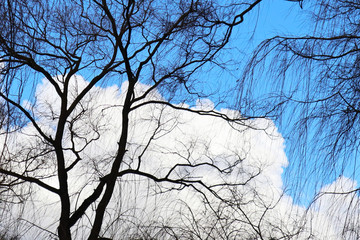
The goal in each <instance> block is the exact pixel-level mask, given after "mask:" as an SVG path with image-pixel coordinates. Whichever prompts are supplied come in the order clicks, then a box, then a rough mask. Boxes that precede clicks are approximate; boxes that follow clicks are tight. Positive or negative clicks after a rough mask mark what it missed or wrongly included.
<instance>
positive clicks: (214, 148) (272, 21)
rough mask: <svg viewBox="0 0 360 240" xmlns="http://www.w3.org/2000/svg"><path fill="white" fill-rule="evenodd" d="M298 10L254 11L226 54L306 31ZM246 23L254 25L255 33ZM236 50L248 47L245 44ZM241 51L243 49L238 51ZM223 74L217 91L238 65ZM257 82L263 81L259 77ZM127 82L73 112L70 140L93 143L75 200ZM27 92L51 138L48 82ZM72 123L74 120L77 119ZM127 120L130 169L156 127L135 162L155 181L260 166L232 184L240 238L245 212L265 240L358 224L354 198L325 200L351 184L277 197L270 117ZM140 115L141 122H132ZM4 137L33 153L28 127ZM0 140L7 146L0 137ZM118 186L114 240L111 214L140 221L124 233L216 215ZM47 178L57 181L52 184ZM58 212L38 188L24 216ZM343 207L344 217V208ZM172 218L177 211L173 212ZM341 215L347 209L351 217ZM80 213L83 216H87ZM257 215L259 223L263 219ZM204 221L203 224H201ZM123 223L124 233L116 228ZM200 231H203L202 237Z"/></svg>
mask: <svg viewBox="0 0 360 240" xmlns="http://www.w3.org/2000/svg"><path fill="white" fill-rule="evenodd" d="M302 11H306V10H301V9H300V7H299V6H298V4H296V3H291V2H286V1H282V0H276V1H275V0H273V1H268V2H265V3H264V4H263V5H262V6H261V9H260V11H259V12H258V13H256V12H255V13H252V14H251V15H249V18H247V20H246V21H248V22H246V23H245V24H244V25H241V26H240V27H239V28H238V30H236V34H235V35H234V41H233V42H234V43H233V45H230V48H231V47H234V48H235V49H238V50H239V51H240V53H241V54H244V59H246V58H245V57H246V56H247V55H248V54H249V53H250V51H251V50H252V49H253V48H254V47H255V46H256V45H257V44H258V43H259V42H260V41H261V40H263V39H265V38H268V37H271V36H273V35H274V34H277V33H279V31H280V32H283V33H285V34H286V33H290V34H291V33H294V34H298V33H299V32H300V30H301V31H304V30H305V28H306V27H305V26H304V23H303V22H302V21H301V15H302ZM299 19H300V20H299ZM254 23H256V27H255V28H254ZM249 36H252V41H251V42H248V41H247V40H246V39H248V37H249ZM244 46H246V47H245V48H244ZM234 48H233V49H234ZM243 49H247V50H246V51H245V52H244V50H243ZM232 51H233V50H231V51H229V52H232ZM233 55H237V52H236V51H233V52H232V53H229V55H225V56H224V57H223V58H224V60H227V59H231V57H232V56H233ZM244 61H245V60H244ZM241 63H243V62H241ZM229 68H230V70H231V69H232V70H235V71H231V74H230V73H228V72H226V71H225V72H221V71H219V72H218V74H219V75H214V76H216V77H218V76H220V77H222V78H223V79H224V81H223V84H224V87H225V86H226V87H229V85H230V86H231V85H234V87H235V86H236V83H237V82H236V80H237V78H238V77H239V76H240V75H241V66H229ZM262 81H266V79H264V80H262ZM72 82H73V84H74V85H73V88H72V95H73V96H76V95H77V94H78V93H79V92H80V90H81V89H82V88H83V87H84V86H85V85H86V84H87V79H85V77H84V76H80V75H77V76H76V77H74V78H73V80H72ZM126 86H127V82H124V83H123V84H122V86H116V85H109V86H96V87H95V88H94V90H93V91H92V92H91V93H90V95H89V96H88V97H87V98H86V99H84V102H83V104H84V107H86V108H89V109H91V111H89V112H88V113H86V114H85V115H81V112H82V111H81V109H77V111H75V113H76V114H78V116H79V119H78V121H77V122H76V124H75V125H74V128H75V129H77V132H78V133H79V134H82V135H83V136H84V138H79V139H78V142H77V144H78V145H79V146H85V145H86V144H87V142H86V140H88V139H96V140H94V141H93V142H92V143H91V144H89V145H88V146H87V152H86V155H84V156H83V158H85V159H88V160H89V161H88V162H86V163H85V164H83V165H80V166H79V169H77V170H76V171H75V172H76V174H75V175H74V176H72V178H73V179H72V180H71V182H73V183H74V184H73V185H72V186H71V187H72V191H73V193H74V196H76V197H77V198H78V200H81V199H84V198H85V197H86V195H87V194H88V193H89V192H91V190H92V187H93V185H92V184H90V185H87V186H85V184H84V183H88V182H91V181H89V179H90V180H95V179H96V178H97V177H98V176H93V175H91V174H88V173H87V172H86V171H84V170H83V169H86V168H88V167H89V166H90V168H91V169H92V168H95V167H96V168H98V169H97V170H100V171H101V170H106V168H107V164H108V161H109V159H111V157H112V156H113V155H114V154H115V153H116V143H117V137H118V131H119V129H120V128H121V123H120V122H119V121H118V120H117V119H118V118H119V116H120V114H121V113H120V112H121V107H117V108H112V107H109V106H111V105H112V103H114V102H121V100H123V99H124V93H125V89H126ZM220 87H221V86H220ZM147 88H148V86H147V85H145V84H138V85H137V94H141V93H142V92H144V91H145V90H146V89H147ZM263 91H266V90H264V89H261V90H259V92H258V93H255V94H262V93H263ZM35 95H36V98H37V104H36V106H35V108H34V109H32V110H33V111H34V113H35V115H36V116H37V119H38V120H39V122H40V123H41V126H42V127H43V128H44V129H46V133H47V134H49V135H52V134H54V129H55V125H54V124H55V121H54V118H53V117H54V116H56V115H57V114H58V112H57V110H58V109H57V108H58V106H59V99H57V98H56V96H57V95H56V94H55V93H54V92H53V89H52V88H51V86H50V85H49V83H47V82H46V81H42V82H40V83H39V84H38V85H37V86H36V91H35ZM217 97H218V96H216V95H215V96H214V99H198V100H197V101H195V102H191V103H182V105H181V106H183V107H187V108H190V109H191V108H192V109H204V110H206V109H209V108H212V107H213V106H214V102H216V100H217ZM229 97H234V95H229ZM150 98H151V99H156V100H159V99H161V100H164V97H163V96H161V94H160V93H158V92H154V93H153V94H152V95H151V97H150ZM212 100H213V101H212ZM30 104H31V100H29V102H27V101H24V102H23V106H25V107H27V106H29V105H30ZM104 109H105V110H104ZM217 109H218V110H219V111H221V112H222V113H226V114H230V115H231V114H238V113H237V112H236V111H235V110H234V109H233V108H227V106H225V105H219V106H217ZM99 115H100V116H101V117H102V118H101V119H99V118H98V116H99ZM72 117H74V118H75V116H72ZM131 117H132V119H135V121H132V122H131V131H130V140H129V143H130V145H129V150H128V155H127V158H126V162H127V164H129V165H130V166H132V165H133V164H135V162H136V161H135V160H136V159H137V156H139V154H141V152H142V151H143V150H144V146H146V144H147V142H148V140H149V138H151V135H152V134H153V133H154V131H155V129H158V130H156V131H157V132H156V135H155V140H154V141H152V142H151V144H150V146H149V149H148V151H146V155H144V159H146V160H144V162H143V165H142V169H143V170H144V171H145V170H146V171H149V172H154V173H155V174H159V175H161V174H163V171H164V170H167V169H169V168H170V167H171V166H172V164H173V163H174V162H178V161H180V162H182V161H184V159H186V158H187V157H188V158H189V159H191V161H193V162H198V161H207V160H209V159H211V160H212V161H215V162H217V163H218V164H220V166H226V164H228V163H229V162H230V163H231V162H234V161H236V160H239V159H241V164H240V167H239V169H238V170H237V171H235V172H234V173H232V174H231V175H229V176H227V177H226V180H227V181H230V182H231V181H232V180H233V179H234V178H239V177H240V178H241V177H242V178H244V179H243V180H244V181H246V180H248V179H249V178H251V176H252V175H254V174H256V172H257V170H259V169H260V170H261V171H260V174H259V175H258V176H256V177H255V178H254V180H251V181H250V182H249V184H247V185H246V186H245V187H243V188H239V189H238V192H236V197H238V199H241V201H243V202H248V204H244V206H243V207H242V208H239V209H237V211H235V212H232V213H231V214H234V215H235V216H236V217H237V219H240V220H241V221H242V222H241V223H233V224H232V225H231V227H230V228H229V230H231V229H240V230H239V232H240V233H241V234H251V233H252V231H253V230H252V228H251V226H249V224H247V223H246V221H247V219H245V218H244V216H243V213H244V212H245V213H246V214H247V217H248V219H250V220H251V221H252V222H255V223H257V224H258V225H259V226H261V227H262V228H263V229H265V230H264V235H265V236H267V237H270V236H275V237H276V236H279V235H280V232H279V231H278V229H275V228H274V227H273V226H274V225H276V226H281V227H282V228H283V229H286V231H288V232H287V233H289V234H290V233H293V232H295V231H296V230H297V229H299V228H301V229H302V233H301V234H300V237H299V239H305V238H306V237H308V236H309V235H310V234H313V235H314V239H329V240H331V239H334V240H335V239H341V238H342V236H344V235H345V236H348V237H347V238H346V239H356V238H352V237H351V236H350V235H346V234H348V233H346V232H345V233H344V229H343V228H342V226H343V225H344V223H348V225H350V226H352V227H354V228H357V227H358V226H359V223H358V222H357V220H358V219H357V217H356V216H358V215H359V214H358V211H359V210H358V209H360V208H359V197H358V196H357V195H356V194H347V195H342V194H337V195H335V196H334V195H329V194H326V193H329V192H334V191H337V192H348V191H351V190H353V189H354V188H356V186H357V182H356V181H354V180H352V179H349V178H347V177H344V176H339V178H338V179H337V180H336V181H334V182H329V183H328V184H327V185H325V186H321V189H318V190H320V192H324V194H322V195H321V197H320V198H319V199H318V200H317V201H316V202H315V203H314V204H312V205H311V207H309V208H307V206H306V205H307V204H308V203H309V196H303V197H304V199H306V201H304V200H299V199H298V196H294V195H290V194H289V193H288V192H287V191H284V190H286V183H285V182H284V179H283V176H284V172H285V173H286V171H287V169H288V166H289V164H290V163H291V161H293V160H294V159H289V158H288V157H287V142H286V141H285V139H284V138H283V135H282V133H285V132H286V126H283V125H282V126H277V123H276V122H273V121H272V120H271V119H256V120H248V121H247V122H246V124H247V125H249V126H253V127H254V128H258V129H265V130H254V129H248V128H246V127H243V126H233V125H229V124H228V123H226V122H224V121H222V120H220V119H214V118H210V117H200V116H198V115H193V114H191V113H188V112H182V113H179V112H177V111H174V110H173V109H170V108H167V107H164V108H160V107H157V106H149V107H145V108H140V109H139V110H138V111H136V112H135V113H134V115H133V116H131ZM139 119H141V121H138V120H139ZM158 119H160V120H161V121H160V122H161V125H160V128H158V127H159V125H158V123H159V121H158ZM94 126H96V128H97V130H98V131H99V132H101V134H102V135H101V137H100V138H98V139H97V136H96V135H91V134H89V132H88V131H87V130H88V129H91V128H93V127H94ZM67 134H69V133H67ZM68 137H69V136H68ZM69 138H70V137H69ZM10 139H11V141H10V145H9V149H10V151H11V152H22V154H27V153H30V152H26V151H24V149H25V150H26V149H31V147H32V144H34V143H36V141H37V140H36V139H37V136H36V131H35V130H34V127H33V126H32V125H31V124H30V123H29V124H27V126H26V127H24V129H23V130H22V131H21V132H18V133H14V134H12V136H11V138H10ZM1 141H5V140H4V139H3V138H0V142H1ZM68 144H70V142H68ZM20 149H21V150H22V151H20ZM68 154H69V155H68V157H69V159H71V158H73V157H74V156H73V155H71V153H68ZM169 156H170V157H169ZM189 156H190V157H189ZM99 158H104V162H103V164H100V165H98V166H95V164H94V166H93V165H91V163H92V162H95V159H99ZM89 163H90V164H89ZM49 167H51V166H49ZM177 174H179V175H181V174H190V175H191V176H193V177H195V178H200V177H201V179H202V180H203V181H206V182H209V183H216V182H217V181H222V180H223V179H221V178H220V176H218V175H217V174H216V172H214V171H213V169H209V168H200V169H198V170H196V171H195V170H194V171H190V172H189V169H179V171H178V172H177ZM126 180H128V181H129V182H131V183H134V184H132V185H131V184H128V183H126V182H125V181H124V182H123V184H120V186H119V189H117V193H118V196H119V198H120V199H121V201H116V200H118V199H116V198H115V199H114V201H113V202H112V203H111V206H110V210H109V211H110V212H109V214H108V216H109V218H108V219H106V223H105V224H108V230H107V232H106V234H107V235H106V236H107V237H114V236H115V235H116V234H117V233H116V231H117V230H118V228H119V226H120V225H121V224H123V222H121V221H120V222H119V223H117V224H111V223H112V220H114V219H113V218H116V217H119V218H120V219H121V218H122V217H124V218H125V217H126V216H128V215H131V214H135V215H137V216H140V217H139V218H138V219H134V220H133V222H132V223H127V224H128V225H126V227H128V228H130V229H133V228H135V227H136V224H142V223H154V224H156V221H157V220H158V219H157V218H158V217H162V218H163V219H164V220H165V221H166V222H167V223H168V224H169V225H174V226H175V225H176V226H180V227H183V228H187V227H191V225H192V224H191V221H190V220H189V218H188V217H189V216H190V215H191V213H195V217H196V219H197V220H198V221H199V223H200V225H201V224H206V222H213V221H214V222H215V221H216V217H217V216H215V215H212V213H211V212H210V211H207V210H208V209H204V208H203V205H202V204H201V199H200V198H198V197H196V196H195V194H194V193H193V192H192V191H190V190H188V189H185V190H183V191H180V192H178V193H177V194H170V193H167V194H164V195H162V196H158V195H157V194H155V193H157V191H159V190H160V188H158V186H156V185H154V184H153V183H151V182H148V181H145V180H144V179H141V178H129V179H126ZM46 181H47V182H48V183H51V184H56V181H55V180H54V179H53V178H49V179H47V180H46ZM163 187H164V186H163ZM165 187H166V186H165ZM77 192H80V194H75V193H77ZM290 193H291V191H290ZM231 194H234V193H230V192H227V193H226V194H225V195H226V196H227V197H229V198H234V195H231ZM305 194H306V193H305ZM212 200H213V201H214V205H215V206H218V207H219V208H220V207H221V204H220V203H218V202H217V201H216V199H212ZM249 200H251V201H249ZM189 205H190V206H191V207H192V209H191V211H190V209H188V206H189ZM304 205H305V206H304ZM56 206H58V203H57V199H56V198H54V196H53V195H51V194H47V193H44V192H43V191H42V190H38V192H37V194H36V195H35V196H33V201H32V203H28V204H27V205H26V206H25V211H24V212H25V216H23V218H24V219H34V218H35V219H37V222H36V224H38V225H39V226H42V227H43V228H46V229H48V230H49V231H52V232H55V231H56V221H57V218H56V210H55V209H58V207H56ZM73 207H74V206H73ZM345 207H346V208H345ZM349 209H350V210H351V211H348V210H349ZM19 211H20V210H19ZM174 212H176V213H177V214H174ZM348 212H350V215H349V213H348ZM16 213H17V211H14V210H13V209H12V210H11V211H10V212H9V219H8V220H9V221H10V220H12V219H16V217H17V216H16ZM116 213H117V214H116ZM264 213H266V214H264ZM88 214H89V216H90V217H91V213H88ZM222 214H224V216H227V215H226V214H229V213H228V212H226V211H224V213H222ZM262 214H264V216H265V217H264V218H261V216H262ZM352 214H353V215H352ZM179 219H180V220H181V221H179ZM202 219H205V221H204V220H202ZM260 219H261V222H259V221H260ZM83 223H84V226H83V227H80V228H79V229H78V230H77V234H79V236H80V235H81V233H82V232H86V231H87V228H86V226H88V224H89V222H87V220H86V219H85V220H84V222H83ZM2 224H4V223H2ZM4 226H5V225H4ZM27 226H28V229H25V230H24V229H22V230H23V231H26V233H27V237H28V239H35V238H45V237H48V236H49V235H48V234H49V233H46V232H43V233H41V234H40V235H38V234H39V231H38V229H37V228H36V227H34V226H31V225H29V224H28V225H27ZM121 226H122V227H124V225H121ZM0 227H1V225H0ZM200 228H201V227H200ZM128 233H129V232H128ZM200 233H201V234H203V232H201V231H200ZM124 234H125V233H124ZM213 234H214V236H217V235H216V234H220V233H217V232H214V233H213ZM349 234H350V233H349ZM249 236H250V235H249ZM79 239H80V238H79Z"/></svg>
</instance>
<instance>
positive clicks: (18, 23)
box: [0, 0, 271, 239]
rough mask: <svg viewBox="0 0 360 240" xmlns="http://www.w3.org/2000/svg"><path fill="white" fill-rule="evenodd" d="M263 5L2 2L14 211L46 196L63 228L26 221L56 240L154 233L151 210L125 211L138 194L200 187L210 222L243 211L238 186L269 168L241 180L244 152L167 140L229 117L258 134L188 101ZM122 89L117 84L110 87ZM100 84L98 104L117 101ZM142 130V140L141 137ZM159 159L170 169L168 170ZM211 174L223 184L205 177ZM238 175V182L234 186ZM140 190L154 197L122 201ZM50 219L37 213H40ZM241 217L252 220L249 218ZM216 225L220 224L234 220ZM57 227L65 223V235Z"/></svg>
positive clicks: (7, 167)
mask: <svg viewBox="0 0 360 240" xmlns="http://www.w3.org/2000/svg"><path fill="white" fill-rule="evenodd" d="M260 2H261V0H254V1H226V2H225V3H224V2H223V1H212V0H210V1H201V0H195V1H181V0H180V1H166V2H163V1H154V0H148V1H144V0H142V1H134V0H129V1H118V0H101V1H97V0H81V1H57V0H55V1H42V0H40V1H39V0H27V1H24V0H6V1H3V2H2V4H1V5H0V15H1V19H2V21H1V23H0V26H1V32H0V64H1V82H0V88H1V92H0V96H1V98H2V101H1V103H4V106H6V107H5V108H2V110H1V111H2V116H3V115H5V116H9V117H8V118H9V119H13V121H9V124H6V125H2V128H1V136H2V138H1V144H2V151H1V155H0V156H1V164H0V174H1V177H2V182H1V187H2V189H5V190H6V192H7V193H9V194H10V195H11V196H9V198H12V200H13V201H14V202H16V201H18V202H20V203H25V204H27V205H30V206H32V204H33V205H34V209H37V208H36V206H35V202H38V201H40V200H36V201H35V200H34V198H35V197H34V193H35V192H38V191H44V190H45V191H47V192H48V193H50V194H53V196H55V197H56V201H59V202H60V207H59V209H58V210H59V213H58V214H59V218H58V221H57V222H56V223H48V224H50V225H49V226H45V227H44V226H41V225H40V224H37V222H36V219H35V218H34V219H31V220H30V221H29V220H27V219H18V220H21V221H26V222H27V223H28V224H30V225H31V227H36V228H39V229H40V230H42V231H43V232H44V233H45V234H47V237H49V238H53V237H58V238H59V239H72V238H74V237H76V238H88V239H103V238H99V237H100V236H103V234H104V233H108V232H112V233H113V237H116V236H115V235H114V234H116V233H114V231H115V230H114V229H116V231H119V228H118V226H119V225H121V226H120V227H122V229H123V230H124V231H126V228H125V227H124V226H126V225H125V224H124V223H127V224H129V223H130V222H132V223H131V224H130V225H132V226H136V225H138V224H140V225H142V230H144V229H145V226H144V224H143V223H142V222H141V221H139V220H141V218H142V217H141V215H136V214H137V213H138V211H139V210H138V209H141V207H142V204H144V203H135V204H134V205H135V206H136V208H133V209H132V208H127V207H126V206H127V204H130V203H131V201H136V197H137V195H138V194H146V195H149V194H155V195H158V194H159V193H161V195H164V196H165V197H166V196H167V195H166V194H167V193H169V192H172V191H178V192H181V190H183V189H192V193H193V194H196V195H199V196H200V198H199V199H201V202H200V203H202V204H205V206H206V208H208V209H210V210H211V211H212V212H213V213H216V212H217V210H216V209H214V208H213V207H212V206H213V201H217V202H220V203H222V204H225V205H226V206H231V205H233V204H235V205H236V206H237V208H238V209H242V208H241V207H240V205H239V203H234V202H231V197H233V195H232V194H233V193H234V191H235V190H234V189H236V188H237V187H242V186H246V185H247V184H248V183H249V182H251V181H252V180H253V179H254V178H256V177H257V176H258V175H259V174H260V173H261V170H262V169H261V168H259V167H258V168H256V167H253V168H251V167H247V171H246V172H244V168H242V167H241V164H242V163H243V161H244V159H245V158H246V155H244V154H243V153H239V152H233V154H232V155H231V156H230V155H229V156H223V157H222V158H219V157H218V156H216V155H214V153H212V152H211V151H209V150H208V147H209V145H207V144H210V143H207V142H206V143H201V142H198V141H196V139H194V140H193V141H192V142H190V143H189V142H185V141H181V140H179V139H176V138H173V141H172V142H161V139H162V136H164V135H168V134H170V133H173V132H175V130H176V129H179V125H180V124H181V122H182V121H185V120H184V117H187V116H188V115H191V116H201V117H204V118H205V117H213V118H215V119H221V120H222V121H226V122H227V123H228V124H229V125H230V126H231V127H232V128H233V129H236V130H237V131H239V132H243V131H245V130H246V129H249V127H250V128H256V126H252V125H251V121H247V120H248V118H246V117H244V116H240V115H239V114H238V113H236V112H232V111H230V112H221V111H216V110H215V107H216V106H214V105H211V104H207V102H206V101H205V102H202V103H199V105H198V106H193V107H189V106H187V105H186V104H181V103H183V102H185V100H186V101H187V102H190V101H191V100H194V99H198V98H204V97H207V96H208V88H207V87H206V86H204V84H211V83H207V82H206V81H204V80H201V79H199V77H198V75H197V74H198V73H199V72H201V70H202V69H203V68H205V67H211V66H216V65H219V64H221V63H219V62H218V61H217V58H216V57H217V56H218V55H219V54H220V51H221V50H222V49H224V47H225V46H226V45H227V43H228V42H229V40H230V36H231V34H232V31H233V28H234V27H235V26H237V25H239V24H241V23H242V22H243V21H244V16H245V15H246V14H247V13H248V12H250V11H252V10H253V9H254V8H255V7H256V6H257V5H258V4H259V3H260ZM83 77H84V78H85V79H86V81H85V80H84V79H83ZM113 84H115V86H117V87H116V88H111V87H110V86H112V85H113ZM120 86H121V93H122V94H120V95H119V87H120ZM101 87H104V88H106V89H107V92H106V94H105V95H101V96H103V97H104V96H110V95H111V97H112V99H116V101H115V102H110V103H109V102H107V100H106V99H105V100H104V99H102V98H100V97H99V96H100V94H99V92H100V91H102V90H101ZM104 98H106V97H104ZM171 111H176V112H178V115H176V114H175V115H174V114H173V112H171ZM3 112H4V114H3ZM109 113H110V114H109ZM145 113H146V114H145ZM170 113H171V114H170ZM1 119H2V118H1ZM187 120H188V121H190V120H189V119H187ZM4 126H5V127H4ZM146 127H148V130H147V131H146V130H145V129H147V128H146ZM109 129H111V131H110V130H109ZM114 129H115V130H114ZM137 129H141V130H144V132H141V134H139V133H138V132H137V133H136V131H139V130H137ZM104 136H107V137H104ZM109 136H111V137H109ZM139 139H140V140H139ZM159 139H160V140H159ZM174 145H175V147H174ZM195 147H200V148H201V149H202V150H203V152H202V155H199V154H197V155H196V154H195V153H194V149H195ZM149 149H156V151H154V150H152V151H149ZM151 154H154V156H152V157H151ZM156 154H162V155H166V156H168V157H167V159H168V160H167V161H166V162H165V163H164V162H161V161H159V158H157V157H158V155H156ZM149 159H151V161H149ZM154 165H155V167H154ZM204 169H206V170H207V171H206V172H207V173H211V174H213V175H216V176H220V179H221V180H222V181H220V182H219V181H211V179H206V178H205V175H204V173H203V172H201V171H202V170H204ZM234 171H237V172H236V173H237V176H238V178H236V179H233V178H230V179H227V177H226V176H229V175H230V174H231V173H233V172H234ZM199 176H202V177H203V178H199ZM131 184H135V186H136V184H138V185H139V186H143V184H145V186H146V184H148V186H149V188H148V189H152V190H151V192H150V193H149V192H144V193H137V192H136V190H133V193H134V195H129V196H122V195H123V194H125V193H127V192H128V191H125V190H124V189H126V188H129V189H131V188H132V187H131V186H133V185H131ZM150 186H151V188H150ZM134 189H136V188H135V187H134ZM148 191H150V190H148ZM249 191H250V190H249ZM130 192H131V191H130ZM243 194H244V193H243ZM114 195H115V196H114ZM244 195H245V194H244ZM132 197H134V198H132ZM145 198H146V196H145ZM114 199H115V200H114ZM121 199H123V200H121ZM124 199H125V200H124ZM56 201H55V202H56ZM249 201H254V200H249ZM52 204H54V205H52ZM45 205H47V207H48V208H52V206H54V207H53V208H54V209H53V210H54V214H56V210H57V208H56V206H58V205H56V204H55V203H53V202H51V201H49V202H46V203H44V206H45ZM124 206H125V207H124ZM129 206H130V205H129ZM264 206H266V207H265V209H267V208H270V207H271V205H267V204H264ZM123 209H126V211H123ZM129 209H132V210H131V211H132V212H131V211H130V210H129ZM180 209H182V208H179V209H178V210H180ZM41 211H42V208H39V209H37V214H41ZM191 211H192V210H191V209H190V211H188V213H189V215H186V216H191ZM266 211H267V210H266ZM114 213H117V215H114ZM240 214H243V215H244V216H245V212H244V211H243V210H241V211H240ZM129 215H130V216H132V217H134V218H133V221H132V220H131V219H132V218H131V217H129ZM225 215H226V216H229V215H228V214H225ZM135 216H138V217H135ZM218 216H219V217H221V218H219V219H222V220H221V221H220V222H223V221H227V220H226V219H223V217H222V216H221V214H220V215H218ZM143 217H144V218H145V217H146V214H144V216H143ZM124 219H126V220H124ZM189 219H191V218H189ZM192 220H196V221H198V218H197V217H194V218H193V219H192ZM192 220H191V221H189V222H191V223H193V222H196V221H192ZM180 221H185V220H184V219H180ZM241 221H245V222H246V223H247V224H248V225H250V226H253V230H254V234H255V235H256V234H259V235H260V236H262V235H261V233H260V232H259V229H260V223H258V224H257V226H256V227H254V225H252V220H251V218H248V217H245V219H244V220H241ZM148 223H149V222H147V224H148ZM52 224H56V225H57V233H56V234H55V233H54V232H53V231H52V230H51V229H52V228H53V227H54V225H52ZM216 224H217V223H214V226H215V225H216ZM220 225H221V224H220ZM149 226H150V227H151V226H152V225H149ZM153 226H155V225H153ZM192 226H193V227H194V228H196V226H195V225H192ZM221 226H224V225H221ZM150 227H149V230H151V231H156V229H157V228H154V227H151V228H150ZM129 229H130V230H129V231H128V234H132V232H131V231H132V230H131V228H129ZM158 229H161V231H160V230H159V232H156V234H155V236H157V237H162V236H164V235H162V234H167V235H169V236H172V235H174V236H175V235H176V234H180V233H181V231H180V233H179V231H175V230H176V227H174V226H171V227H167V226H166V225H163V226H162V228H158ZM174 229H175V230H174ZM182 230H184V229H182ZM193 230H194V231H192V232H191V234H194V233H196V232H198V234H200V235H199V236H198V237H200V236H204V234H206V233H207V234H209V236H211V234H212V229H211V228H207V229H202V230H201V227H199V228H197V229H193ZM218 230H219V229H217V230H216V231H218ZM199 231H200V232H199ZM244 231H245V230H244ZM225 232H226V231H225ZM133 234H135V232H133ZM183 234H185V236H187V237H189V238H190V236H194V235H186V233H183ZM219 235H221V234H220V233H217V234H214V236H219ZM133 236H136V235H133ZM143 236H146V234H145V233H144V235H143ZM228 236H230V237H231V236H233V235H231V234H230V235H228ZM264 236H265V235H264ZM42 237H44V235H42ZM204 238H206V237H204ZM261 239H263V237H261Z"/></svg>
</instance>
